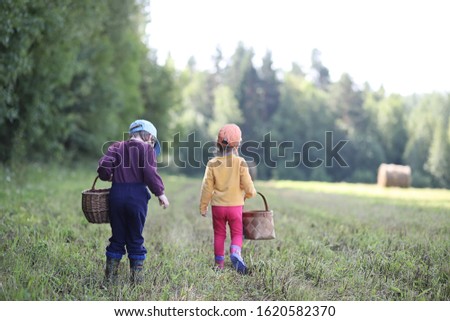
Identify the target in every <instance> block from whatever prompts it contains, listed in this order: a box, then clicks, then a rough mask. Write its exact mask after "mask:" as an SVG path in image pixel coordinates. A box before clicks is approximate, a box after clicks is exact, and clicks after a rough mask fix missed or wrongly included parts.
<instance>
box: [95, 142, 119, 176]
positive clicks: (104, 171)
mask: <svg viewBox="0 0 450 321" xmlns="http://www.w3.org/2000/svg"><path fill="white" fill-rule="evenodd" d="M119 146H120V143H119V142H117V143H114V144H112V145H110V146H109V147H108V151H107V152H106V155H103V156H102V158H100V160H99V161H98V168H97V173H98V177H99V178H100V179H101V180H102V181H110V180H111V179H112V175H113V172H114V167H115V163H116V161H117V162H118V163H120V154H119V152H118V148H119Z"/></svg>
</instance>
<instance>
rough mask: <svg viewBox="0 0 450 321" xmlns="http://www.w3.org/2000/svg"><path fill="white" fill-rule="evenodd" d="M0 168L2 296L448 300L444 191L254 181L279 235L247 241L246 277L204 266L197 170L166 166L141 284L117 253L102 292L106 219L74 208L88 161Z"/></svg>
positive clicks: (449, 241) (449, 202)
mask: <svg viewBox="0 0 450 321" xmlns="http://www.w3.org/2000/svg"><path fill="white" fill-rule="evenodd" d="M0 174H1V176H0V244H1V245H0V246H1V249H0V250H1V251H0V253H1V254H0V271H1V274H0V300H90V301H96V300H155V301H160V300H164V301H170V300H223V301H229V300H276V301H278V300H280V301H283V300H290V301H304V300H330V301H332V300H371V301H379V300H383V301H385V300H404V301H407V300H429V301H431V300H439V301H448V300H450V285H449V283H450V282H449V275H450V266H449V262H450V254H449V245H450V191H449V190H432V189H399V188H389V189H383V188H380V187H378V186H376V185H363V184H346V183H339V184H332V183H320V182H293V181H269V182H260V181H258V182H256V188H257V190H259V191H261V192H262V193H264V194H265V195H266V197H267V200H268V202H269V205H270V207H271V209H273V210H274V212H275V223H276V232H277V239H276V240H271V241H249V240H246V241H244V250H243V255H244V258H245V259H246V261H247V263H248V265H249V267H250V269H251V274H250V275H245V276H240V275H236V273H235V271H233V270H232V269H231V265H230V263H229V262H227V265H226V270H225V272H223V273H217V272H215V271H214V270H213V269H212V266H213V250H212V226H211V217H210V215H209V216H208V217H207V218H206V219H205V218H202V217H201V216H200V215H199V214H198V197H199V188H200V183H201V182H200V179H193V178H186V177H175V176H167V175H164V174H163V175H162V176H163V179H164V181H165V183H166V189H167V195H168V197H169V198H170V201H171V206H170V208H169V209H167V210H163V209H161V208H159V207H158V206H157V202H156V201H155V199H152V200H151V201H150V205H149V215H148V219H147V224H146V229H145V235H144V236H145V245H146V247H147V249H148V252H149V254H148V259H147V260H146V262H145V269H146V277H145V283H144V284H143V285H142V286H137V287H132V286H130V284H129V283H128V279H127V278H128V262H127V261H126V260H124V262H123V263H122V266H121V270H120V273H121V280H120V283H119V285H118V286H116V287H113V288H109V289H104V288H103V287H102V277H103V265H104V248H105V246H106V244H107V240H108V238H109V236H110V235H109V233H110V232H109V226H108V225H93V224H89V223H88V222H87V221H86V220H85V218H84V216H83V214H82V212H81V209H80V202H81V191H82V190H83V189H86V188H88V187H90V185H91V184H92V181H93V179H94V177H95V165H93V164H91V163H89V164H87V165H86V164H85V165H81V164H80V165H79V166H76V167H74V168H70V169H69V168H64V169H63V168H60V167H57V166H51V165H48V166H42V165H30V166H28V167H27V168H23V169H22V170H21V171H20V172H17V173H12V172H11V171H10V170H8V169H6V168H0ZM104 186H107V184H105V183H102V184H101V185H99V186H98V187H104ZM261 207H262V200H261V199H258V198H255V199H252V200H249V201H248V202H247V204H246V208H248V209H260V208H261ZM217 289H220V290H217Z"/></svg>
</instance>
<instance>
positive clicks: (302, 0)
mask: <svg viewBox="0 0 450 321" xmlns="http://www.w3.org/2000/svg"><path fill="white" fill-rule="evenodd" d="M447 3H449V4H450V2H447V1H446V0H442V1H438V0H411V1H402V0H390V1H386V0H378V1H364V0H359V1H357V0H334V1H333V0H309V1H306V0H259V1H258V0H150V16H151V22H150V24H149V25H148V26H147V29H146V30H147V35H148V41H149V45H150V47H152V48H154V49H156V50H157V52H158V59H159V61H160V62H161V63H163V62H164V60H165V59H166V57H167V55H168V53H170V54H171V56H172V58H173V59H174V60H175V63H176V66H177V68H179V69H181V68H184V67H185V66H186V63H187V61H188V59H189V57H190V56H194V57H195V59H196V61H197V64H198V66H199V68H201V69H207V68H209V67H211V66H212V60H211V57H212V56H213V55H214V53H215V49H216V47H217V46H220V48H221V49H222V52H223V55H224V57H225V58H229V57H231V55H232V54H233V53H234V50H235V49H236V47H237V45H238V42H239V41H242V42H243V43H244V45H245V46H246V47H247V48H250V47H251V48H253V50H254V52H255V60H254V63H255V65H260V61H261V57H262V56H263V55H264V54H265V52H266V50H270V51H272V58H273V60H274V67H275V68H280V69H282V70H285V71H288V70H290V68H291V64H292V62H296V63H298V64H299V65H300V66H302V68H303V70H304V71H308V69H309V67H310V64H311V63H310V61H311V59H310V57H311V51H312V49H313V48H317V49H319V50H320V51H321V52H322V55H321V58H322V62H323V64H324V66H326V67H327V68H328V69H329V71H330V74H331V78H332V80H333V81H335V80H338V79H339V78H340V76H341V74H342V73H343V72H347V73H349V74H350V76H351V77H352V78H353V80H354V81H355V82H356V83H357V84H362V83H364V82H365V81H367V82H368V83H369V84H370V85H371V87H372V88H373V89H378V87H379V86H380V85H383V86H384V88H385V89H386V91H387V92H388V93H392V92H395V93H400V94H402V95H409V94H411V93H414V92H415V93H429V92H433V91H440V92H450V15H449V13H450V10H449V9H447V6H448V5H447Z"/></svg>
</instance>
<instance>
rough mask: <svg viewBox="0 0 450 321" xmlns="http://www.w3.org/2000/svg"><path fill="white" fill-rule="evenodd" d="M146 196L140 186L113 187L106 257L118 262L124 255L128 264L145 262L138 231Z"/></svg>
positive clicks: (143, 221)
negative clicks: (135, 261) (138, 261)
mask: <svg viewBox="0 0 450 321" xmlns="http://www.w3.org/2000/svg"><path fill="white" fill-rule="evenodd" d="M149 200H150V193H149V191H148V189H147V187H146V185H145V184H144V183H113V184H112V187H111V191H110V194H109V206H110V209H111V212H110V217H109V218H110V224H111V230H112V236H111V238H110V239H109V242H110V244H109V245H108V246H107V247H106V256H107V257H109V258H114V259H121V258H122V256H123V255H124V254H125V253H128V258H130V259H132V260H145V256H146V253H147V250H146V248H145V247H144V238H143V236H142V231H143V229H144V225H145V219H146V217H147V206H148V201H149ZM125 248H126V250H125Z"/></svg>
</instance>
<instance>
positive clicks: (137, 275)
mask: <svg viewBox="0 0 450 321" xmlns="http://www.w3.org/2000/svg"><path fill="white" fill-rule="evenodd" d="M143 281H144V260H133V259H130V282H131V283H132V284H140V283H142V282H143Z"/></svg>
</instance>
